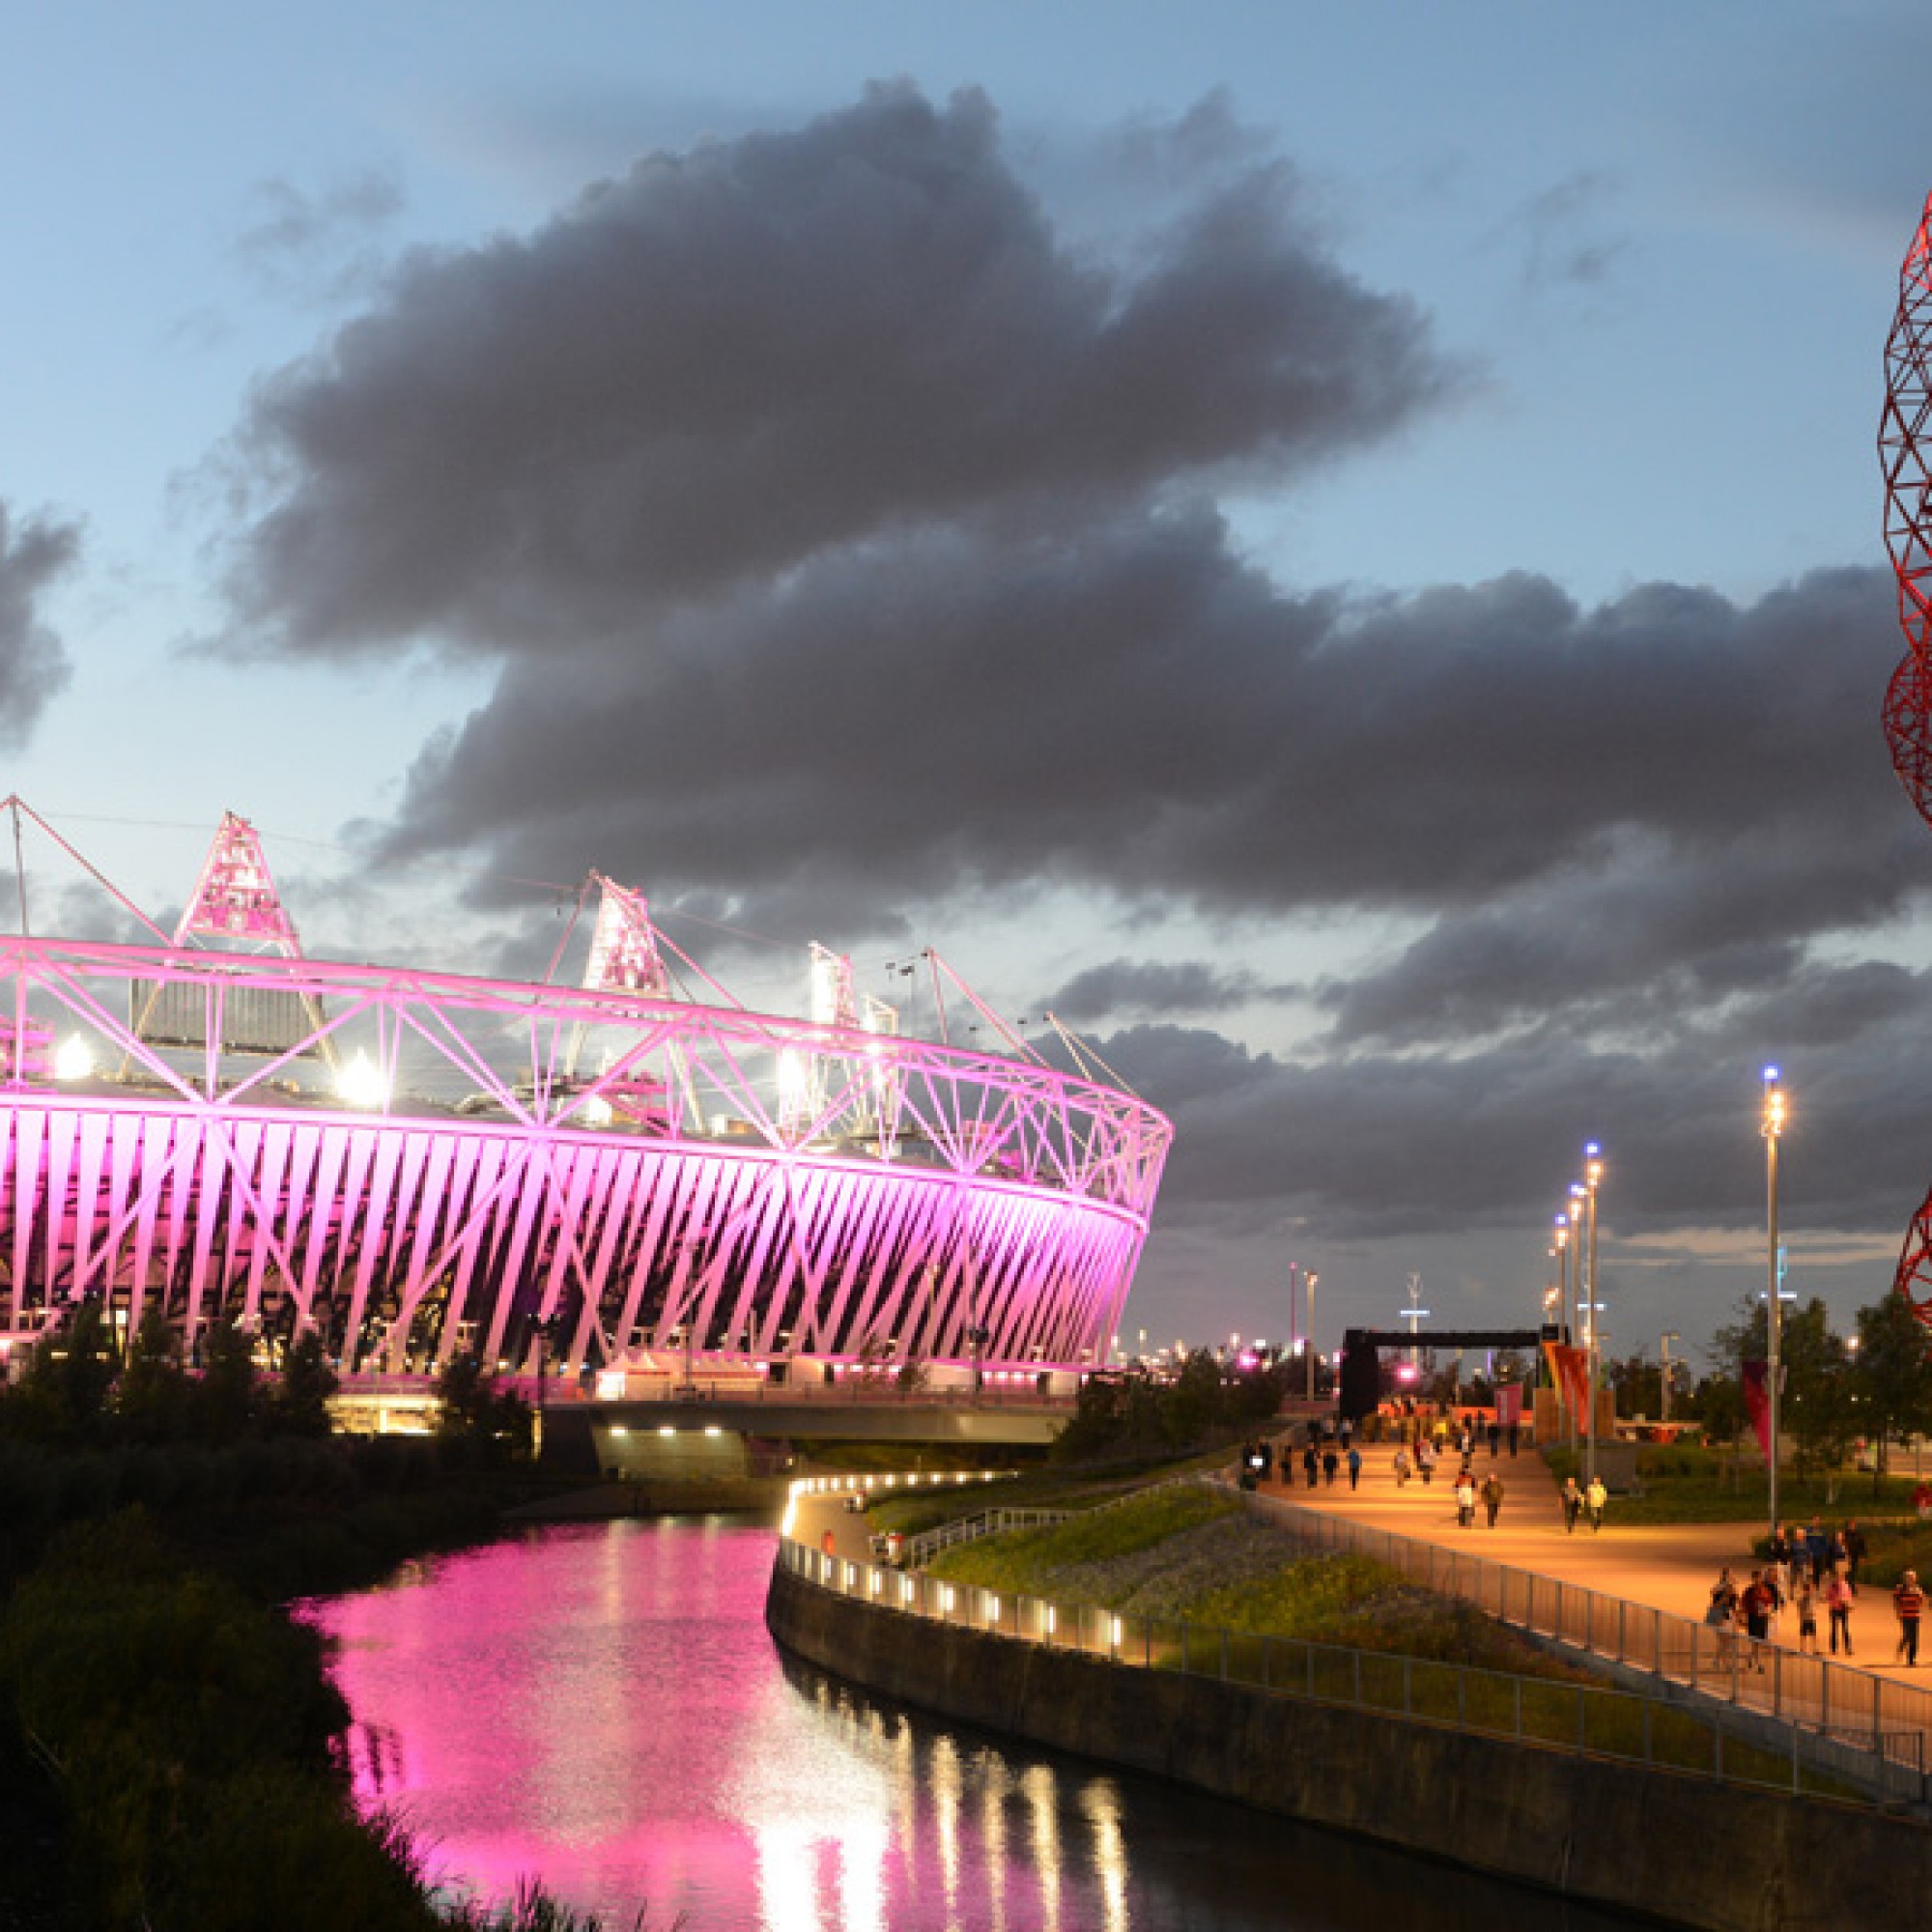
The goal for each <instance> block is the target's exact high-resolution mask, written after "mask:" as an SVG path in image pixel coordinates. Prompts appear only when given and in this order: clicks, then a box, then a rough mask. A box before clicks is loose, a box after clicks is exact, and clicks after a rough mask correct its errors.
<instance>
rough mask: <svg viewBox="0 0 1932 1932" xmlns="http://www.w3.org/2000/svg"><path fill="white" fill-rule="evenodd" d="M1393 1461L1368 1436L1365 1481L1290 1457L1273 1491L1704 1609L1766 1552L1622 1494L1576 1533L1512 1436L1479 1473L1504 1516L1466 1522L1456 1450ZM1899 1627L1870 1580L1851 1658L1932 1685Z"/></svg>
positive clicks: (1662, 1603)
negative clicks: (1404, 1471)
mask: <svg viewBox="0 0 1932 1932" xmlns="http://www.w3.org/2000/svg"><path fill="white" fill-rule="evenodd" d="M1394 1460H1395V1449H1394V1446H1393V1445H1392V1444H1387V1443H1376V1442H1372V1443H1365V1444H1363V1445H1362V1476H1361V1483H1360V1485H1359V1487H1358V1488H1356V1489H1354V1490H1350V1487H1349V1479H1348V1471H1347V1468H1346V1467H1344V1469H1343V1470H1342V1471H1341V1473H1340V1474H1339V1475H1338V1477H1337V1479H1336V1481H1335V1483H1334V1485H1333V1486H1332V1487H1330V1486H1329V1485H1327V1484H1326V1483H1318V1485H1317V1487H1316V1488H1314V1489H1312V1490H1311V1489H1309V1488H1308V1487H1307V1486H1306V1482H1305V1480H1304V1479H1303V1476H1302V1469H1301V1464H1300V1462H1299V1460H1298V1459H1291V1463H1290V1470H1289V1473H1290V1474H1291V1475H1292V1476H1293V1479H1294V1480H1293V1482H1292V1483H1284V1482H1280V1481H1276V1482H1271V1483H1269V1484H1267V1485H1265V1486H1264V1493H1266V1494H1268V1495H1271V1496H1279V1497H1281V1498H1282V1499H1284V1500H1285V1501H1288V1502H1293V1503H1297V1504H1299V1505H1301V1506H1302V1507H1303V1508H1307V1509H1314V1510H1321V1511H1324V1512H1333V1513H1334V1514H1336V1515H1338V1516H1344V1517H1348V1518H1350V1520H1354V1521H1356V1522H1361V1523H1367V1524H1370V1525H1372V1526H1374V1527H1375V1528H1377V1529H1382V1530H1389V1531H1392V1532H1394V1533H1395V1534H1396V1535H1398V1536H1411V1537H1415V1538H1417V1539H1419V1540H1421V1541H1425V1542H1430V1543H1435V1544H1439V1545H1441V1546H1442V1547H1443V1548H1455V1549H1459V1550H1463V1551H1466V1552H1468V1553H1469V1554H1471V1555H1477V1556H1483V1557H1487V1558H1488V1559H1489V1560H1490V1561H1492V1562H1494V1563H1507V1564H1510V1565H1513V1566H1514V1567H1515V1568H1517V1569H1519V1570H1529V1571H1533V1572H1535V1573H1536V1575H1538V1576H1540V1577H1555V1578H1557V1579H1559V1580H1560V1581H1562V1582H1565V1583H1577V1584H1581V1585H1582V1586H1584V1587H1585V1588H1587V1589H1592V1590H1600V1591H1602V1592H1603V1593H1604V1594H1605V1596H1610V1597H1621V1598H1623V1599H1625V1600H1626V1601H1627V1602H1629V1603H1633V1604H1641V1605H1645V1606H1646V1607H1647V1608H1655V1609H1661V1610H1668V1611H1670V1612H1671V1613H1672V1614H1673V1615H1676V1616H1680V1617H1690V1618H1693V1619H1694V1618H1698V1617H1701V1616H1702V1615H1703V1613H1704V1610H1705V1608H1706V1606H1707V1605H1709V1603H1710V1601H1711V1586H1712V1585H1713V1584H1714V1583H1715V1582H1716V1581H1717V1580H1718V1573H1719V1570H1721V1569H1723V1568H1724V1567H1725V1566H1726V1565H1728V1566H1729V1568H1730V1572H1731V1576H1732V1578H1733V1580H1734V1581H1736V1582H1737V1584H1738V1585H1739V1586H1740V1587H1741V1588H1742V1587H1743V1585H1744V1584H1745V1582H1746V1581H1747V1580H1748V1578H1749V1577H1750V1573H1751V1570H1752V1568H1753V1566H1754V1564H1755V1563H1756V1560H1757V1559H1756V1558H1754V1557H1753V1556H1752V1555H1751V1552H1750V1546H1751V1541H1752V1539H1753V1538H1754V1537H1755V1536H1757V1535H1758V1534H1759V1533H1760V1527H1761V1526H1760V1525H1758V1524H1756V1523H1749V1522H1704V1523H1657V1524H1650V1523H1631V1522H1619V1521H1618V1520H1617V1499H1616V1498H1615V1497H1614V1496H1612V1497H1611V1498H1610V1501H1609V1506H1608V1507H1607V1508H1606V1509H1605V1512H1604V1526H1603V1528H1602V1530H1601V1531H1593V1530H1592V1529H1591V1528H1590V1526H1589V1524H1588V1522H1587V1521H1579V1522H1578V1524H1577V1528H1576V1530H1575V1531H1574V1532H1568V1531H1566V1530H1565V1528H1564V1526H1563V1507H1562V1503H1561V1500H1560V1492H1559V1490H1558V1487H1557V1483H1556V1479H1555V1478H1554V1477H1553V1476H1552V1475H1551V1474H1550V1473H1549V1467H1548V1463H1545V1462H1544V1461H1543V1459H1542V1458H1541V1457H1540V1456H1537V1455H1534V1454H1532V1453H1530V1452H1529V1451H1527V1450H1525V1451H1524V1452H1523V1453H1522V1454H1520V1455H1519V1456H1515V1457H1512V1456H1511V1455H1510V1453H1509V1451H1508V1449H1507V1447H1505V1448H1504V1449H1503V1451H1502V1453H1501V1455H1499V1456H1498V1457H1497V1458H1496V1459H1495V1460H1494V1461H1493V1462H1492V1460H1491V1458H1490V1452H1489V1449H1488V1446H1487V1445H1484V1446H1481V1447H1479V1448H1478V1450H1477V1452H1476V1457H1475V1472H1476V1480H1477V1482H1478V1483H1480V1482H1481V1481H1482V1479H1483V1478H1484V1477H1485V1476H1486V1475H1488V1474H1489V1472H1490V1471H1491V1470H1492V1468H1493V1469H1494V1470H1495V1471H1496V1473H1497V1474H1498V1475H1499V1476H1500V1477H1501V1478H1502V1482H1503V1490H1504V1495H1503V1506H1502V1508H1501V1510H1500V1511H1499V1512H1498V1514H1497V1519H1496V1526H1495V1527H1494V1528H1493V1529H1491V1528H1489V1527H1488V1526H1487V1513H1486V1512H1485V1510H1484V1509H1483V1507H1482V1505H1481V1503H1480V1502H1479V1503H1478V1504H1477V1507H1476V1521H1475V1526H1474V1527H1473V1528H1470V1529H1463V1528H1461V1527H1459V1526H1458V1524H1457V1521H1456V1497H1455V1487H1456V1484H1455V1472H1456V1468H1457V1466H1458V1459H1457V1458H1456V1457H1455V1456H1454V1455H1453V1453H1452V1454H1451V1455H1449V1456H1446V1457H1444V1458H1443V1459H1442V1460H1441V1461H1440V1462H1438V1463H1437V1464H1436V1468H1435V1480H1434V1481H1433V1482H1430V1483H1424V1482H1423V1481H1422V1480H1421V1479H1420V1478H1419V1477H1416V1476H1411V1477H1410V1478H1409V1480H1408V1481H1407V1482H1406V1483H1398V1482H1397V1481H1396V1477H1395V1468H1394ZM1818 1630H1819V1639H1820V1647H1821V1648H1822V1647H1823V1645H1824V1642H1825V1640H1826V1637H1827V1634H1828V1632H1827V1623H1826V1618H1825V1614H1824V1606H1823V1605H1822V1603H1821V1604H1820V1605H1819V1614H1818ZM1897 1638H1898V1625H1897V1623H1896V1621H1895V1620H1894V1618H1893V1616H1892V1614H1891V1599H1890V1593H1889V1591H1886V1590H1880V1589H1871V1588H1867V1589H1865V1590H1863V1591H1862V1592H1861V1594H1860V1596H1859V1600H1858V1605H1857V1607H1856V1608H1855V1609H1854V1611H1853V1613H1852V1641H1853V1644H1854V1645H1855V1646H1856V1650H1855V1654H1854V1656H1853V1658H1852V1660H1851V1661H1852V1662H1855V1663H1857V1664H1859V1665H1860V1666H1861V1667H1862V1668H1864V1669H1867V1670H1875V1671H1879V1672H1882V1673H1884V1674H1886V1675H1891V1674H1894V1673H1895V1674H1896V1675H1897V1676H1899V1677H1900V1678H1901V1679H1907V1680H1911V1679H1917V1678H1920V1677H1922V1678H1924V1679H1925V1680H1926V1682H1927V1683H1928V1685H1932V1657H1921V1660H1920V1663H1919V1667H1918V1670H1916V1671H1914V1670H1908V1669H1907V1668H1906V1667H1905V1666H1904V1665H1903V1664H1897V1665H1894V1664H1893V1663H1892V1662H1891V1657H1892V1651H1893V1648H1894V1646H1895V1644H1896V1642H1897ZM1773 1640H1774V1641H1776V1642H1777V1643H1778V1644H1780V1645H1781V1646H1782V1647H1784V1648H1787V1649H1791V1650H1796V1649H1797V1648H1798V1620H1797V1618H1796V1616H1795V1615H1794V1614H1793V1613H1792V1612H1790V1611H1789V1610H1787V1611H1786V1612H1785V1613H1784V1615H1783V1616H1782V1617H1780V1618H1779V1619H1778V1628H1777V1629H1776V1632H1775V1634H1774V1639H1773Z"/></svg>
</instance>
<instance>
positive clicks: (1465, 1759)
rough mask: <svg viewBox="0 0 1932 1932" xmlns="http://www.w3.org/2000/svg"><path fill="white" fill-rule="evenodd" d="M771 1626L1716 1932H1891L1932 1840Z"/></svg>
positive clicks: (857, 1667)
mask: <svg viewBox="0 0 1932 1932" xmlns="http://www.w3.org/2000/svg"><path fill="white" fill-rule="evenodd" d="M766 1621H767V1623H768V1624H769V1626H770V1628H771V1631H772V1634H773V1635H774V1636H775V1637H776V1638H777V1639H778V1641H779V1643H780V1644H781V1645H782V1646H783V1647H784V1648H785V1649H786V1650H789V1651H791V1652H794V1653H795V1654H796V1655H798V1656H800V1657H803V1658H805V1659H807V1660H808V1661H809V1662H812V1663H815V1664H817V1665H819V1666H820V1667H821V1668H822V1669H825V1670H828V1671H831V1672H833V1673H834V1674H835V1675H837V1676H839V1677H842V1678H845V1679H848V1680H850V1681H852V1682H854V1683H857V1684H861V1685H864V1686H866V1687H867V1688H868V1689H870V1690H877V1691H879V1692H881V1693H883V1694H885V1695H887V1696H891V1697H895V1698H897V1699H899V1700H900V1701H901V1702H904V1703H907V1704H912V1705H915V1706H918V1707H919V1708H921V1709H923V1710H927V1711H932V1712H935V1713H937V1714H939V1715H941V1716H943V1717H947V1718H952V1719H957V1720H958V1721H960V1722H962V1723H968V1724H973V1725H976V1726H979V1727H980V1728H981V1729H985V1730H989V1731H998V1732H1004V1733H1007V1734H1009V1735H1010V1736H1012V1737H1015V1738H1022V1739H1025V1740H1027V1741H1029V1742H1030V1743H1033V1744H1037V1745H1042V1746H1045V1747H1049V1748H1051V1749H1054V1750H1061V1751H1070V1752H1073V1753H1075V1754H1077V1755H1079V1756H1083V1757H1088V1758H1094V1759H1097V1760H1098V1761H1099V1762H1101V1763H1103V1764H1111V1765H1117V1766H1121V1767H1123V1768H1126V1769H1129V1770H1133V1771H1140V1772H1148V1773H1151V1774H1153V1775H1154V1776H1161V1777H1170V1778H1174V1779H1176V1780H1177V1781H1179V1782H1180V1783H1182V1784H1187V1785H1191V1786H1193V1787H1194V1788H1196V1789H1197V1790H1201V1791H1206V1792H1209V1793H1211V1794H1213V1795H1214V1796H1216V1797H1221V1798H1231V1799H1235V1800H1237V1801H1238V1802H1240V1803H1241V1804H1252V1805H1255V1806H1257V1807H1258V1808H1260V1809H1262V1810H1264V1811H1273V1812H1279V1813H1282V1814H1284V1815H1286V1816H1289V1817H1293V1818H1299V1819H1303V1820H1305V1821H1307V1822H1308V1823H1310V1824H1315V1825H1326V1826H1330V1827H1333V1828H1335V1829H1337V1830H1341V1831H1345V1832H1352V1833H1360V1834H1362V1835H1364V1836H1367V1837H1371V1838H1378V1839H1380V1840H1382V1841H1384V1842H1385V1843H1388V1844H1392V1845H1398V1846H1401V1847H1403V1848H1404V1849H1405V1850H1408V1851H1413V1852H1419V1853H1422V1854H1424V1855H1426V1856H1429V1857H1434V1858H1442V1859H1448V1860H1452V1861H1455V1862H1456V1863H1458V1864H1463V1865H1467V1866H1471V1867H1473V1868H1475V1869H1477V1870H1480V1871H1486V1872H1492V1873H1494V1874H1496V1875H1497V1876H1499V1877H1504V1878H1510V1879H1517V1880H1520V1881H1523V1882H1525V1883H1528V1884H1531V1885H1537V1886H1543V1887H1547V1888H1548V1889H1550V1890H1552V1891H1558V1892H1563V1893H1565V1894H1567V1895H1569V1896H1571V1897H1575V1898H1584V1899H1591V1900H1595V1901H1598V1902H1600V1903H1603V1904H1606V1905H1612V1906H1619V1907H1624V1908H1628V1909H1631V1910H1634V1911H1640V1912H1645V1913H1649V1914H1651V1915H1653V1916H1655V1917H1657V1918H1664V1919H1668V1920H1670V1921H1672V1922H1674V1923H1677V1924H1681V1925H1688V1926H1696V1927H1700V1928H1709V1932H1787V1929H1788V1932H1797V1928H1799V1927H1804V1928H1807V1932H1809V1929H1810V1928H1816V1927H1823V1926H1828V1925H1831V1926H1846V1925H1862V1924H1877V1923H1879V1922H1881V1921H1882V1920H1887V1919H1890V1918H1894V1917H1895V1916H1896V1915H1897V1912H1898V1910H1899V1907H1900V1903H1901V1902H1902V1901H1907V1900H1922V1899H1923V1898H1924V1897H1925V1896H1926V1894H1927V1890H1928V1889H1932V1830H1928V1829H1927V1828H1925V1827H1923V1826H1920V1825H1918V1824H1915V1823H1911V1822H1908V1821H1905V1820H1900V1819H1892V1818H1885V1817H1881V1816H1880V1815H1878V1814H1877V1813H1875V1812H1871V1811H1864V1810H1859V1809H1854V1808H1851V1807H1845V1806H1839V1805H1835V1804H1820V1803H1811V1802H1804V1801H1794V1800H1791V1799H1788V1798H1781V1797H1778V1796H1777V1795H1776V1794H1775V1793H1768V1792H1757V1791H1749V1790H1745V1789H1741V1788H1739V1787H1738V1786H1735V1785H1722V1784H1718V1783H1715V1782H1709V1781H1706V1780H1703V1779H1700V1778H1694V1777H1682V1776H1671V1775H1669V1774H1667V1773H1657V1772H1647V1771H1645V1770H1643V1769H1642V1768H1641V1767H1639V1766H1633V1765H1620V1764H1615V1763H1610V1762H1606V1761H1604V1760H1599V1759H1591V1758H1580V1757H1571V1756H1567V1755H1565V1754H1564V1753H1562V1752H1560V1751H1550V1750H1539V1749H1536V1748H1534V1747H1521V1746H1518V1745H1515V1744H1512V1743H1509V1742H1507V1741H1504V1740H1500V1739H1491V1738H1483V1737H1476V1736H1472V1735H1468V1734H1465V1733H1459V1732H1456V1731H1452V1730H1446V1729H1442V1728H1439V1727H1436V1726H1434V1725H1430V1724H1421V1723H1414V1722H1410V1721H1408V1720H1406V1719H1401V1718H1383V1717H1378V1716H1376V1715H1374V1714H1370V1713H1364V1712H1360V1711H1353V1710H1347V1709H1342V1708H1338V1707H1335V1706H1330V1705H1321V1704H1312V1703H1303V1702H1300V1701H1297V1700H1296V1699H1293V1698H1290V1697H1276V1696H1268V1695H1264V1694H1262V1693H1259V1692H1256V1691H1254V1690H1247V1689H1244V1688H1243V1687H1241V1686H1239V1685H1232V1684H1222V1683H1219V1682H1217V1681H1215V1680H1213V1679H1210V1678H1200V1677H1183V1676H1180V1675H1179V1674H1178V1673H1170V1672H1166V1671H1149V1670H1142V1669H1135V1668H1132V1667H1128V1666H1122V1665H1119V1664H1112V1663H1108V1662H1104V1661H1102V1660H1099V1659H1094V1658H1088V1657H1082V1656H1078V1655H1075V1654H1073V1653H1071V1652H1067V1651H1054V1650H1047V1649H1043V1648H1041V1647H1040V1646H1038V1645H1037V1644H1031V1643H1020V1642H1015V1641H1013V1640H1012V1639H1010V1638H1002V1637H994V1636H988V1635H986V1634H984V1633H983V1632H980V1631H974V1630H970V1629H964V1628H961V1627H959V1626H956V1625H948V1624H935V1623H930V1622H927V1621H925V1620H923V1619H921V1618H915V1617H910V1616H906V1615H904V1614H902V1613H900V1612H898V1611H895V1610H888V1609H881V1608H877V1607H874V1606H873V1605H870V1604H867V1603H862V1602H858V1601H855V1600H853V1599H851V1598H846V1597H841V1596H839V1595H838V1594H836V1593H835V1592H832V1591H829V1590H825V1589H821V1588H819V1587H818V1586H817V1585H815V1584H812V1583H808V1582H806V1581H805V1580H804V1579H802V1578H800V1577H794V1576H792V1575H791V1574H789V1573H788V1572H786V1571H785V1570H783V1569H775V1570H774V1572H773V1576H772V1587H771V1595H770V1598H769V1600H768V1603H767V1605H766Z"/></svg>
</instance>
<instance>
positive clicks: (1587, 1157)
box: [1578, 1141, 1604, 1486]
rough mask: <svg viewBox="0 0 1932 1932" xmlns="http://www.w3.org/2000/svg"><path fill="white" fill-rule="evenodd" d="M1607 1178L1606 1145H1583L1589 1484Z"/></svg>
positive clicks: (1593, 1471) (1593, 1473) (1593, 1472)
mask: <svg viewBox="0 0 1932 1932" xmlns="http://www.w3.org/2000/svg"><path fill="white" fill-rule="evenodd" d="M1603 1178H1604V1162H1603V1149H1602V1148H1600V1147H1599V1146H1598V1145H1597V1143H1596V1142H1595V1141H1590V1142H1587V1143H1586V1144H1585V1146H1584V1148H1583V1206H1584V1211H1585V1213H1586V1215H1587V1216H1588V1223H1589V1248H1588V1251H1587V1255H1586V1256H1579V1257H1578V1260H1579V1261H1581V1260H1587V1264H1588V1268H1589V1276H1590V1286H1589V1301H1588V1304H1587V1307H1588V1311H1589V1324H1590V1325H1589V1328H1588V1330H1587V1334H1588V1340H1589V1353H1588V1355H1587V1356H1586V1357H1585V1366H1586V1369H1587V1374H1586V1376H1585V1378H1584V1384H1583V1386H1584V1397H1585V1400H1584V1416H1583V1429H1584V1435H1583V1441H1584V1450H1583V1468H1584V1482H1585V1484H1586V1486H1587V1485H1588V1484H1590V1483H1594V1482H1595V1481H1596V1480H1597V1370H1598V1361H1597V1347H1598V1333H1597V1331H1598V1321H1597V1312H1598V1309H1599V1307H1600V1306H1601V1304H1600V1302H1599V1300H1598V1297H1597V1183H1598V1182H1599V1181H1600V1180H1601V1179H1603Z"/></svg>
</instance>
